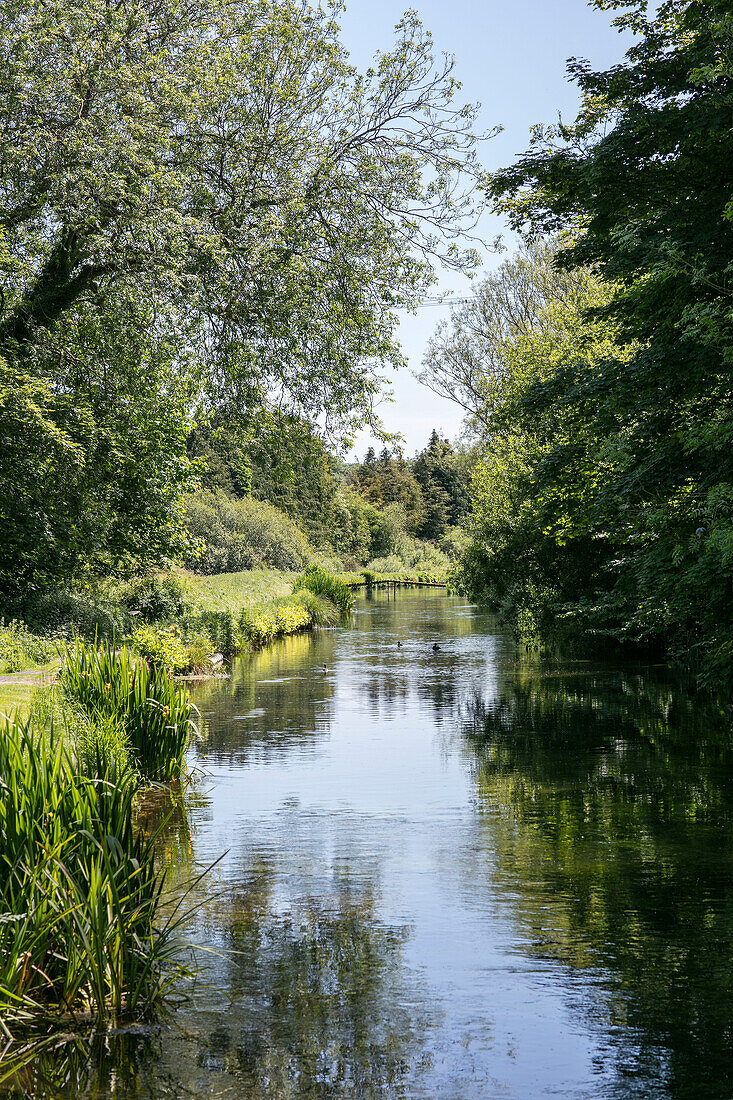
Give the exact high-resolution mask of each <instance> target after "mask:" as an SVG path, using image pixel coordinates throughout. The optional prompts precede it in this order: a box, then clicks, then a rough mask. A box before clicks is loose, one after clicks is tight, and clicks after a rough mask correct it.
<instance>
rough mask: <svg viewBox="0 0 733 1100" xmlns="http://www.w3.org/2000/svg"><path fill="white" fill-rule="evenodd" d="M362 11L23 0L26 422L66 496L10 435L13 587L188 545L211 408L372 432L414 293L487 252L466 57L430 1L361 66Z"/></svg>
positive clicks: (5, 215) (14, 67)
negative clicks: (183, 540) (188, 446)
mask: <svg viewBox="0 0 733 1100" xmlns="http://www.w3.org/2000/svg"><path fill="white" fill-rule="evenodd" d="M340 8H341V5H340V4H339V3H333V4H331V5H329V6H328V7H327V9H325V10H324V9H323V8H321V7H320V6H311V5H310V4H309V3H307V2H306V0H303V2H300V3H296V4H292V3H291V2H290V0H257V2H256V3H245V2H244V0H119V2H115V3H112V2H111V0H84V2H83V3H82V2H81V0H63V2H62V0H22V2H20V0H0V280H1V289H2V294H0V356H1V357H2V359H3V361H4V363H5V364H6V368H4V370H6V373H5V375H4V389H3V392H2V394H0V400H1V404H0V410H2V412H0V416H1V417H2V419H3V423H2V424H0V430H1V431H3V434H4V436H5V437H7V438H9V437H11V436H12V437H13V438H14V437H15V435H16V434H17V433H18V432H22V431H24V430H25V429H24V427H23V424H21V422H20V421H19V420H18V419H17V417H18V416H21V410H26V412H27V413H28V416H29V417H30V420H29V425H28V430H29V431H30V432H32V433H36V435H37V433H38V432H40V431H43V432H44V433H45V438H46V442H47V444H48V446H47V447H46V446H45V445H44V446H45V452H46V457H45V459H44V472H45V474H46V478H47V488H46V491H45V492H44V493H39V492H38V491H37V485H36V483H35V478H34V472H33V469H32V464H31V465H28V464H27V463H22V464H21V465H20V466H16V468H15V469H14V470H13V471H11V470H10V469H9V468H8V466H7V464H6V461H5V459H6V458H9V456H10V455H11V452H12V447H11V448H10V449H9V450H6V451H5V454H4V457H3V458H2V459H0V481H1V482H2V484H3V487H5V486H6V485H7V486H12V489H13V493H14V494H15V498H19V500H20V508H19V510H18V512H17V514H16V509H15V507H13V508H10V507H8V504H7V501H8V498H7V497H6V498H5V503H4V504H3V516H2V519H3V525H4V528H5V529H6V530H7V531H8V532H9V536H8V539H7V542H6V547H7V552H6V549H5V548H3V549H0V582H1V583H2V585H7V584H10V583H16V584H17V583H19V584H27V583H29V582H30V581H33V582H34V583H35V582H36V581H39V582H40V581H42V580H43V579H44V578H45V579H51V578H52V577H54V576H56V577H59V576H69V575H70V574H71V573H74V572H75V571H76V572H78V571H79V569H80V568H86V569H100V568H101V569H104V570H106V569H109V568H111V567H114V566H115V563H116V562H120V561H121V560H122V559H123V558H125V557H128V558H129V559H130V560H132V559H133V558H135V557H137V558H138V560H139V559H140V558H143V557H144V558H146V560H147V561H148V562H150V563H153V562H155V561H159V560H162V558H163V557H164V556H165V554H166V553H173V552H174V551H175V549H176V546H177V538H178V535H177V526H176V504H175V502H176V501H177V500H178V499H179V497H180V495H181V493H182V491H184V490H185V489H186V488H187V487H188V485H189V483H190V472H191V471H190V467H189V465H188V463H187V461H186V454H185V439H186V438H187V436H188V434H189V431H190V429H191V426H192V424H193V423H194V421H195V420H196V419H199V420H201V419H202V418H206V417H207V416H208V415H209V413H210V412H211V410H222V411H224V412H226V411H227V410H234V411H236V412H238V413H241V412H242V411H243V410H244V411H245V412H246V413H247V414H248V415H251V414H252V412H253V410H255V409H258V408H260V407H262V406H263V405H266V406H267V407H269V408H270V409H275V410H279V411H280V412H281V413H282V414H283V415H294V416H296V417H299V418H301V419H303V420H304V421H307V422H310V423H311V424H312V425H313V424H318V426H319V429H320V430H321V432H322V433H324V434H325V435H326V436H327V437H332V438H333V437H339V438H343V437H348V436H349V434H350V432H351V431H352V430H353V429H354V427H355V426H356V425H357V424H359V423H361V422H363V421H364V420H370V419H373V414H372V403H373V399H374V396H375V394H376V393H377V391H378V389H379V387H380V385H381V383H382V379H381V376H380V367H381V365H383V364H385V363H398V362H399V361H400V352H399V348H398V345H397V342H396V339H395V324H396V321H395V307H396V306H398V305H409V304H410V303H412V302H414V301H415V300H416V298H417V296H418V295H419V294H420V293H421V292H422V290H423V289H424V288H425V286H426V285H427V284H428V283H429V282H430V281H431V279H432V278H433V265H434V264H435V263H438V262H440V263H444V264H447V265H449V266H452V267H456V268H467V267H471V266H472V265H473V263H474V262H475V256H474V253H473V251H472V248H471V246H470V240H469V241H468V246H466V239H465V238H461V237H460V234H461V231H463V230H465V229H466V228H467V227H468V226H470V225H471V224H473V221H474V218H475V214H476V211H477V209H478V207H479V206H480V202H481V198H480V193H479V192H480V187H479V185H480V183H481V178H482V177H481V172H480V169H479V166H478V163H477V161H476V140H477V138H476V135H475V133H474V128H473V122H474V111H473V109H472V108H470V107H462V106H460V105H457V104H456V99H455V97H456V94H457V90H458V85H457V83H456V81H455V79H454V77H453V75H452V61H451V60H450V58H446V57H444V58H442V59H439V60H437V61H436V60H435V58H434V52H433V47H432V41H431V38H430V36H429V34H428V33H427V32H426V31H425V30H424V29H423V28H422V26H421V24H420V23H419V21H418V19H417V17H416V16H415V15H414V14H413V13H408V14H407V15H406V16H405V18H404V19H403V20H402V21H401V23H400V24H399V25H398V27H397V30H396V39H395V43H394V46H393V48H391V49H389V50H388V51H386V52H384V53H381V54H379V55H378V56H377V58H376V61H375V64H374V67H373V68H371V69H369V71H368V72H367V73H365V74H363V75H362V74H359V73H358V72H357V71H356V70H355V69H354V68H353V66H351V64H350V63H349V60H348V56H347V54H346V51H345V50H344V48H343V46H342V45H341V43H340V41H339V32H338V24H337V20H338V15H339V12H340ZM39 401H40V405H38V402H39ZM136 402H137V406H136ZM36 405H38V409H37V411H36V412H34V413H33V415H32V416H31V409H32V408H35V407H36ZM11 407H12V408H13V409H14V410H15V412H13V413H12V415H11V413H10V411H9V410H10V409H11ZM69 410H72V412H70V411H69ZM22 416H25V413H22ZM22 416H21V419H22ZM14 417H15V419H14ZM34 438H35V436H34ZM158 446H159V447H160V452H159V460H158V459H156V458H155V455H154V452H155V448H156V447H158ZM143 455H148V456H149V458H150V462H151V467H150V470H149V471H148V474H145V473H144V469H145V460H143V459H142V458H141V456H143ZM54 456H56V457H54ZM57 459H58V461H57ZM134 467H137V468H138V471H139V474H138V475H136V477H133V479H132V481H131V480H130V478H131V477H132V473H131V471H132V470H133V468H134ZM82 470H83V471H84V473H83V477H82V476H81V473H80V471H82ZM24 471H25V472H24ZM26 474H27V476H26ZM153 474H154V475H155V476H153ZM153 484H157V485H158V489H157V490H151V491H149V489H150V486H151V485H153ZM91 486H96V487H97V488H96V489H95V490H94V491H91V489H90V487H91ZM69 494H71V495H72V496H73V497H74V500H75V501H76V502H77V503H76V504H75V505H74V506H73V507H72V506H71V504H70V502H69V499H67V498H68V497H69ZM145 532H147V535H148V536H149V538H148V539H147V541H146V537H147V536H146V534H145ZM44 548H45V549H44Z"/></svg>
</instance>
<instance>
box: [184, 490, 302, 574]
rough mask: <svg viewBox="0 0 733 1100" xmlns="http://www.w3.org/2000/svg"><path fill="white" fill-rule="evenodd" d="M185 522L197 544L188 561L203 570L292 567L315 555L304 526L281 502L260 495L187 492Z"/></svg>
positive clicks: (227, 570) (232, 570) (224, 571)
mask: <svg viewBox="0 0 733 1100" xmlns="http://www.w3.org/2000/svg"><path fill="white" fill-rule="evenodd" d="M186 524H187V527H188V530H189V532H190V534H191V538H192V539H193V540H194V542H195V544H196V546H197V550H196V553H195V554H193V553H191V554H190V555H189V556H188V557H187V559H186V562H187V564H188V565H189V566H190V567H192V568H195V569H197V570H198V571H199V572H201V573H228V572H236V571H238V570H243V569H257V568H261V567H262V566H271V567H272V568H274V569H282V570H286V571H287V570H289V571H294V570H297V569H302V567H303V566H304V565H305V563H306V562H307V561H308V559H309V557H310V556H311V550H310V547H309V544H308V540H307V539H306V537H305V535H304V534H303V532H302V531H301V530H300V528H299V527H298V526H297V525H296V524H295V523H294V522H293V521H292V520H291V519H289V518H288V517H287V516H286V515H284V514H283V513H282V512H280V511H278V509H277V508H274V507H273V506H272V505H271V504H266V503H264V502H263V501H258V500H251V499H244V500H234V499H232V498H231V497H228V496H227V495H226V494H225V493H223V492H222V491H221V490H218V491H216V492H207V491H202V492H201V493H199V494H197V495H196V496H195V497H194V496H192V497H188V498H187V500H186Z"/></svg>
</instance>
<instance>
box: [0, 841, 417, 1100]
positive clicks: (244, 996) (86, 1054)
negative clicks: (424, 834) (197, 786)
mask: <svg viewBox="0 0 733 1100" xmlns="http://www.w3.org/2000/svg"><path fill="white" fill-rule="evenodd" d="M280 889H281V884H280V883H279V881H278V876H277V872H276V869H275V866H274V865H273V864H272V863H271V862H270V861H269V860H268V859H267V858H265V857H262V858H254V859H253V860H252V862H251V863H250V865H249V867H248V869H247V873H246V874H245V875H244V878H243V881H242V883H241V885H240V886H239V887H238V888H237V889H236V891H231V892H230V893H229V894H228V895H224V894H220V895H218V896H217V897H215V898H214V899H213V903H212V905H210V906H208V907H207V910H206V914H205V917H203V919H202V923H203V925H204V926H205V925H209V929H208V930H209V933H210V935H212V936H213V938H214V939H215V942H216V954H215V955H213V956H205V955H203V956H201V958H202V960H205V959H206V958H207V957H209V958H211V959H212V960H213V961H212V971H211V973H209V974H205V975H204V976H203V977H202V979H201V981H200V983H199V985H198V987H197V988H196V989H195V990H194V991H193V997H194V999H195V1001H196V1005H195V1007H194V1008H193V1009H192V1008H189V1009H188V1010H186V1009H184V1010H182V1016H181V1019H182V1022H183V1025H184V1028H185V1032H179V1031H178V1030H177V1029H176V1028H175V1027H173V1028H172V1029H165V1030H164V1031H163V1032H162V1033H161V1034H157V1033H153V1034H151V1035H141V1034H139V1033H138V1034H136V1033H128V1034H127V1035H125V1034H116V1035H112V1036H107V1037H101V1038H96V1039H88V1040H83V1039H81V1038H78V1039H75V1040H72V1041H70V1042H68V1041H67V1040H68V1036H63V1037H61V1039H60V1040H56V1041H54V1042H52V1044H51V1045H50V1046H49V1047H48V1048H47V1049H45V1050H44V1048H43V1046H42V1045H37V1046H36V1048H35V1051H34V1053H33V1057H32V1059H30V1058H28V1059H26V1065H25V1067H24V1068H22V1069H19V1071H18V1075H17V1077H16V1079H15V1095H18V1096H21V1095H25V1096H29V1097H30V1096H33V1097H34V1098H45V1097H61V1096H64V1097H66V1096H68V1097H72V1096H78V1095H79V1094H82V1095H87V1096H96V1097H106V1096H115V1097H118V1098H130V1100H132V1098H141V1097H146V1098H147V1097H150V1098H158V1097H160V1098H162V1097H181V1096H201V1095H207V1096H227V1097H237V1098H242V1100H270V1098H272V1097H277V1098H278V1100H287V1098H291V1097H292V1098H316V1097H317V1098H329V1100H331V1098H333V1100H338V1098H341V1097H343V1098H346V1097H350V1098H356V1097H359V1098H363V1100H374V1098H383V1097H400V1096H405V1094H406V1090H407V1088H408V1084H409V1083H410V1082H411V1081H413V1080H414V1078H415V1076H416V1075H417V1073H418V1072H419V1068H420V1053H421V1044H422V1037H423V1035H424V1033H425V1029H426V1027H427V1026H428V1024H429V1018H428V1014H427V1012H426V1010H425V1009H424V1008H420V1007H419V1003H420V1001H421V991H420V989H419V986H418V985H417V982H416V981H415V980H414V979H412V978H411V977H410V975H409V973H407V972H406V971H405V968H404V965H403V960H402V948H403V944H404V941H405V939H406V937H407V932H406V930H405V929H404V928H394V927H390V926H388V925H386V924H384V923H383V922H381V921H380V920H379V919H378V918H377V916H376V911H375V909H376V906H375V895H374V890H373V888H370V887H369V885H368V884H367V885H364V883H363V881H362V880H361V879H360V885H359V887H355V886H354V885H353V884H352V883H351V882H350V880H349V875H348V870H347V869H345V868H342V869H341V871H340V873H337V874H335V875H333V876H332V879H331V888H330V889H329V890H325V891H324V895H323V896H320V895H319V896H318V897H309V896H307V895H303V896H302V897H300V898H299V899H298V900H297V902H295V904H293V905H289V906H288V908H287V909H286V910H285V909H283V906H282V896H281V894H280ZM217 991H218V992H217ZM0 1092H2V1088H0Z"/></svg>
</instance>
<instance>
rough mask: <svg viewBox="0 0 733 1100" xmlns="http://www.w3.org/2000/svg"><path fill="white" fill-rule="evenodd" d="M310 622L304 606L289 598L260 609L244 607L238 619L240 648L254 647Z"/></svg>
mask: <svg viewBox="0 0 733 1100" xmlns="http://www.w3.org/2000/svg"><path fill="white" fill-rule="evenodd" d="M313 623H314V619H313V616H312V613H311V610H310V608H309V607H308V606H307V603H306V602H305V601H303V600H300V599H298V598H297V596H291V597H289V598H284V599H282V600H278V601H276V602H275V603H272V604H269V605H267V606H266V607H263V608H256V607H255V608H245V609H244V610H243V611H242V612H241V614H240V616H239V622H238V627H239V638H240V644H241V646H242V647H246V646H251V647H252V648H257V647H259V646H262V645H266V644H267V643H268V642H272V641H274V640H275V639H276V638H282V637H283V636H284V635H286V634H295V633H297V632H298V631H299V630H307V629H309V628H310V627H311V626H313Z"/></svg>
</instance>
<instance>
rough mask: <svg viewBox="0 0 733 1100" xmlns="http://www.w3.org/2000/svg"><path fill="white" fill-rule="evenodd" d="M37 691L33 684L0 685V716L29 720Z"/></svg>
mask: <svg viewBox="0 0 733 1100" xmlns="http://www.w3.org/2000/svg"><path fill="white" fill-rule="evenodd" d="M35 690H36V688H35V685H33V684H0V716H2V715H6V716H8V717H10V718H19V719H20V718H27V717H28V715H29V713H30V709H31V704H32V700H33V693H34V691H35Z"/></svg>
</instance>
